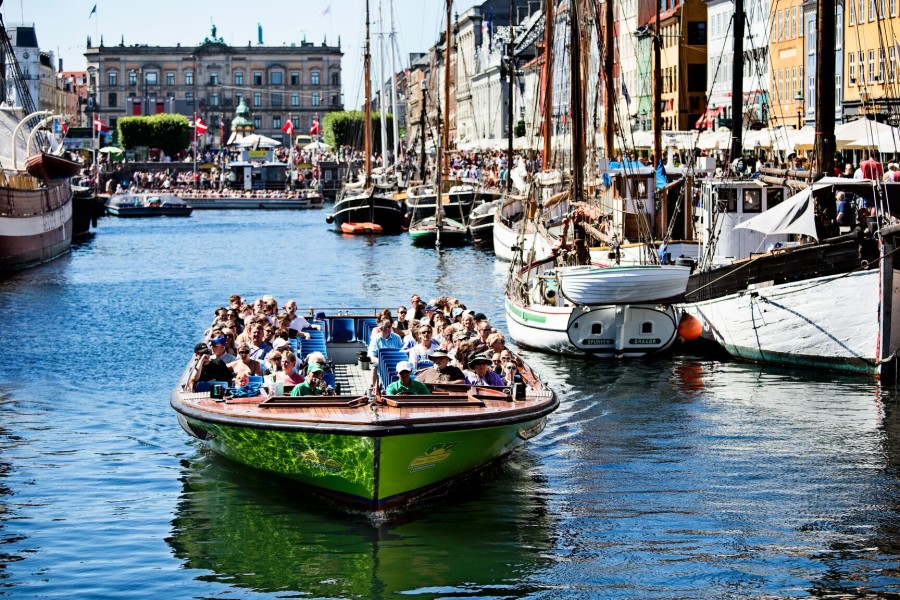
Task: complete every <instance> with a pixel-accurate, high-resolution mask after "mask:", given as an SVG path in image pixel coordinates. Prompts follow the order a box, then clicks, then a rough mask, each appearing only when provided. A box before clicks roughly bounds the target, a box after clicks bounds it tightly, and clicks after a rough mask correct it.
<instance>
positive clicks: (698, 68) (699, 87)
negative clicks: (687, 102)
mask: <svg viewBox="0 0 900 600" xmlns="http://www.w3.org/2000/svg"><path fill="white" fill-rule="evenodd" d="M687 91H688V92H705V91H706V65H705V64H702V63H701V64H695V65H690V64H689V65H688V69H687Z"/></svg>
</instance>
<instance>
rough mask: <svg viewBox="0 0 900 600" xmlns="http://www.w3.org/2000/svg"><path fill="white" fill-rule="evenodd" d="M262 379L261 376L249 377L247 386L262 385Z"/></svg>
mask: <svg viewBox="0 0 900 600" xmlns="http://www.w3.org/2000/svg"><path fill="white" fill-rule="evenodd" d="M262 382H263V378H262V376H261V375H251V376H249V377H248V378H247V385H253V384H254V383H258V384H260V385H262Z"/></svg>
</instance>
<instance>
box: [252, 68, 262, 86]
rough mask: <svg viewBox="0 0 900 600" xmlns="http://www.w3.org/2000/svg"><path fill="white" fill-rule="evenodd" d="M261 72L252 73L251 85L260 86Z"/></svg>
mask: <svg viewBox="0 0 900 600" xmlns="http://www.w3.org/2000/svg"><path fill="white" fill-rule="evenodd" d="M262 81H263V80H262V71H253V85H262Z"/></svg>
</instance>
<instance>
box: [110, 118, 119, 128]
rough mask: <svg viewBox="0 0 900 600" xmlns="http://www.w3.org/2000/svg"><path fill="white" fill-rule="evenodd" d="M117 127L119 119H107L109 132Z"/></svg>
mask: <svg viewBox="0 0 900 600" xmlns="http://www.w3.org/2000/svg"><path fill="white" fill-rule="evenodd" d="M118 125H119V117H110V118H109V130H110V131H115V130H116V127H118Z"/></svg>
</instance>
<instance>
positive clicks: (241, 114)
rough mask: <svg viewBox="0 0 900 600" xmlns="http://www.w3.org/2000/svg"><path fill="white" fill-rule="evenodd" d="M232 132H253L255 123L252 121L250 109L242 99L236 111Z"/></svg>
mask: <svg viewBox="0 0 900 600" xmlns="http://www.w3.org/2000/svg"><path fill="white" fill-rule="evenodd" d="M231 129H232V131H245V130H246V131H252V130H253V121H251V120H250V107H249V106H247V103H246V102H244V99H243V98H241V101H240V103H239V104H238V106H237V109H236V110H235V111H234V118H233V119H232V120H231Z"/></svg>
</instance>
